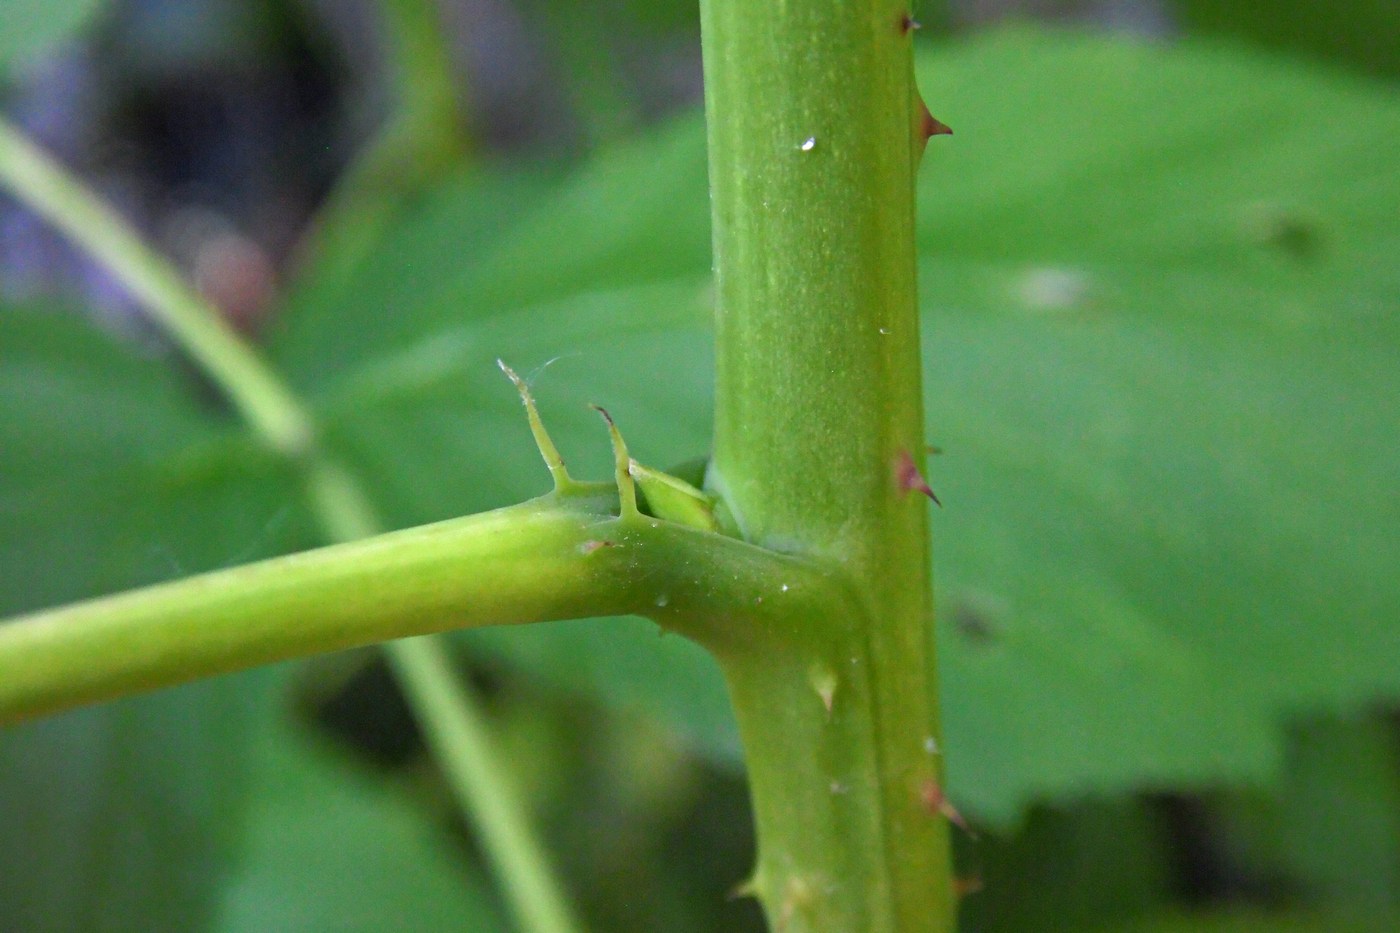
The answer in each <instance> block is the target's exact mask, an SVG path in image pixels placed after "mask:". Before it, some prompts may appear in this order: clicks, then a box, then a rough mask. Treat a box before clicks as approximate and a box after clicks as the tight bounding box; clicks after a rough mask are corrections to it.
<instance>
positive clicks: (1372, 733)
mask: <svg viewBox="0 0 1400 933" xmlns="http://www.w3.org/2000/svg"><path fill="white" fill-rule="evenodd" d="M1290 739H1291V741H1290V742H1289V747H1288V768H1287V773H1286V774H1285V776H1284V779H1283V780H1282V781H1281V782H1279V785H1278V786H1277V787H1275V788H1269V789H1258V790H1253V791H1235V792H1230V793H1224V794H1218V795H1214V799H1213V801H1212V808H1213V810H1214V811H1215V813H1216V814H1217V820H1218V821H1219V823H1220V824H1221V826H1222V829H1223V830H1224V832H1223V833H1222V836H1223V837H1224V838H1225V839H1227V840H1229V841H1230V842H1229V845H1230V848H1231V849H1232V850H1233V854H1234V857H1235V859H1236V860H1237V861H1242V862H1244V863H1245V864H1249V865H1253V866H1257V868H1256V870H1257V871H1260V872H1261V873H1263V874H1265V875H1266V876H1267V877H1273V878H1280V879H1285V883H1286V884H1287V886H1288V887H1289V889H1290V890H1295V891H1297V892H1298V893H1299V894H1300V895H1302V896H1304V897H1306V898H1308V900H1309V902H1311V903H1340V904H1347V905H1348V906H1350V907H1352V908H1355V909H1365V910H1367V911H1371V912H1375V913H1387V912H1394V911H1396V910H1400V736H1397V734H1396V732H1395V728H1394V725H1393V723H1392V722H1390V721H1389V719H1388V718H1387V717H1383V716H1378V715H1375V716H1368V717H1357V718H1355V719H1350V720H1339V719H1334V718H1327V719H1314V720H1309V721H1307V722H1305V723H1303V724H1301V725H1300V726H1299V727H1297V728H1295V729H1294V730H1292V735H1291V736H1290Z"/></svg>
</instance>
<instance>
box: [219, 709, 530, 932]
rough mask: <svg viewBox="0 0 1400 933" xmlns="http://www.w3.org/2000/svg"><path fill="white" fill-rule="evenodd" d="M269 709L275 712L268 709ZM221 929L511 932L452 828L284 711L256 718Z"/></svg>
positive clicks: (252, 930)
mask: <svg viewBox="0 0 1400 933" xmlns="http://www.w3.org/2000/svg"><path fill="white" fill-rule="evenodd" d="M266 712H276V710H267V711H266ZM248 769H249V771H250V772H251V774H250V779H249V785H248V799H249V806H248V807H247V809H246V810H245V811H244V813H243V814H242V818H241V839H240V842H241V845H240V847H239V855H240V859H239V865H238V867H237V868H236V869H235V870H234V871H233V872H232V873H231V875H230V876H229V877H227V878H226V879H224V882H223V885H222V888H221V890H222V905H221V910H220V913H219V917H218V920H217V922H215V923H214V924H213V925H212V927H211V928H212V929H214V930H216V931H218V933H245V931H246V933H262V931H265V930H279V931H287V933H298V931H303V933H320V931H324V930H336V931H345V933H356V931H361V933H372V931H380V930H400V931H404V933H410V931H423V933H436V931H439V930H461V931H464V933H498V931H505V930H507V929H508V927H507V925H506V924H505V923H504V921H503V920H502V918H501V916H500V912H499V909H498V907H497V905H496V903H495V901H494V900H493V899H492V897H491V895H490V894H489V889H488V887H487V885H486V883H485V881H484V879H483V878H482V877H481V876H480V874H479V869H477V868H476V866H475V865H474V864H473V863H471V862H469V861H468V859H467V857H466V854H465V852H462V851H457V852H454V851H453V848H454V847H453V845H452V844H451V842H452V841H451V839H450V838H449V837H448V834H447V833H446V832H444V831H443V830H444V828H445V827H437V826H434V825H432V823H431V822H430V821H429V820H428V819H427V818H426V817H425V814H424V812H423V809H422V808H416V807H414V806H413V805H412V801H411V800H410V799H408V798H406V797H404V796H403V795H402V794H399V793H396V792H395V789H394V787H393V785H392V784H388V783H386V782H385V781H384V780H383V779H382V776H380V775H375V774H372V773H369V772H366V771H365V770H364V769H363V767H362V766H360V767H357V766H356V765H354V764H353V763H351V762H349V761H346V760H342V759H341V758H339V757H338V756H337V755H336V754H335V753H334V752H332V751H331V750H330V749H328V748H323V747H321V746H319V745H318V744H317V743H316V741H315V739H314V738H313V737H312V736H309V735H306V734H303V733H301V732H299V731H297V730H295V729H294V728H292V726H291V724H290V723H289V722H288V721H287V720H286V718H285V716H283V717H276V716H267V715H264V716H263V717H261V721H260V723H259V728H258V733H257V738H256V740H255V741H254V743H253V746H252V750H251V754H250V757H249V762H248Z"/></svg>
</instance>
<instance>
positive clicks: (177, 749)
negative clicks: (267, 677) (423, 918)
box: [0, 308, 308, 931]
mask: <svg viewBox="0 0 1400 933" xmlns="http://www.w3.org/2000/svg"><path fill="white" fill-rule="evenodd" d="M200 395H201V393H200V392H199V391H198V390H197V388H196V387H195V386H194V385H193V384H192V383H191V382H190V381H189V380H188V379H187V378H184V377H183V376H182V375H181V374H180V373H179V372H177V371H176V370H175V368H174V367H172V366H171V365H170V364H169V361H168V360H163V359H160V358H158V357H156V356H154V355H151V354H142V353H139V352H135V351H134V350H133V349H132V348H131V347H130V346H122V345H120V344H118V343H116V342H114V341H113V340H112V339H111V338H109V337H108V336H106V335H103V334H100V333H98V332H97V331H96V330H95V329H94V328H93V327H92V326H91V325H90V324H89V323H87V322H85V321H83V320H81V319H80V318H77V317H75V316H73V315H70V314H60V313H51V314H39V313H34V312H24V311H20V310H18V309H14V308H4V309H0V411H3V412H4V416H3V417H0V554H3V555H4V556H3V559H0V614H9V613H12V612H17V611H22V610H25V609H31V608H37V607H39V606H44V605H50V604H54V603H59V602H64V601H70V600H76V599H80V598H83V597H86V596H92V595H96V594H98V593H103V592H107V591H110V590H114V589H119V588H122V587H127V586H133V585H136V584H139V583H144V582H150V581H153V580H158V579H163V578H166V577H170V576H175V575H179V574H183V573H191V572H196V571H199V570H203V569H209V568H212V567H215V566H220V565H223V564H227V563H236V562H239V561H244V560H251V559H254V558H257V557H261V556H265V555H267V554H270V553H275V552H277V551H281V550H287V549H292V548H296V547H301V546H305V544H306V542H307V541H308V538H307V537H306V535H305V533H304V529H305V524H306V522H305V519H304V517H303V516H302V515H301V513H300V510H299V509H298V508H296V507H295V506H293V505H291V504H290V503H291V502H292V498H291V496H292V493H293V490H294V487H293V486H292V485H291V478H290V477H289V476H288V475H286V471H285V470H284V469H283V468H281V467H279V466H277V465H276V464H275V463H274V462H273V461H272V459H271V458H270V457H269V456H267V455H266V454H264V453H262V452H260V451H258V450H257V449H256V448H255V447H253V446H252V445H250V444H249V443H248V442H247V441H246V440H244V439H243V438H242V437H241V435H240V434H239V433H238V432H236V431H231V430H229V428H228V427H227V426H226V425H224V424H221V421H222V416H221V415H219V414H218V413H217V412H215V411H214V410H213V409H211V407H210V405H209V404H208V402H207V401H200ZM248 683H249V681H247V679H245V678H222V679H218V680H213V681H209V682H206V683H201V684H195V685H191V686H189V687H185V688H181V689H178V690H173V691H167V692H163V693H159V694H155V695H152V696H148V697H141V698H137V699H133V700H129V701H125V702H121V703H116V704H110V705H107V706H101V707H95V708H92V709H87V710H82V711H79V712H76V713H73V714H70V715H67V716H61V717H57V718H54V719H48V720H44V721H41V722H37V723H32V724H29V725H25V726H21V727H17V728H13V729H6V730H3V731H0V839H3V840H6V841H7V842H6V844H5V845H2V846H0V877H3V878H4V879H5V883H4V884H0V928H3V929H7V930H11V929H12V930H26V931H29V930H33V931H50V930H52V931H66V930H93V931H107V930H112V931H117V930H132V931H146V930H160V929H192V928H198V927H199V926H200V925H201V923H202V920H201V918H204V917H207V916H208V915H209V914H210V912H211V910H212V906H213V904H212V901H213V898H214V896H215V894H214V892H215V890H216V886H217V882H218V878H219V874H220V872H221V871H222V870H223V869H224V868H225V867H226V865H227V863H228V860H229V858H230V845H231V834H232V829H231V827H232V824H233V821H234V820H235V819H236V816H237V812H238V807H239V805H240V804H241V802H242V799H243V798H242V793H243V782H242V777H241V776H242V773H243V771H242V761H243V748H244V746H245V745H246V738H247V735H248V733H247V731H246V727H247V724H248V720H247V716H248V714H249V712H250V708H249V706H248V697H247V694H246V690H245V688H246V685H247V684H248Z"/></svg>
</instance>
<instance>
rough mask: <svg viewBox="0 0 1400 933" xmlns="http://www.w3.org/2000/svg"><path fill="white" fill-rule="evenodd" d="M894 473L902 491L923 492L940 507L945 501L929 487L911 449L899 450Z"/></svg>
mask: <svg viewBox="0 0 1400 933" xmlns="http://www.w3.org/2000/svg"><path fill="white" fill-rule="evenodd" d="M894 475H895V482H896V483H898V485H899V488H900V491H901V492H911V491H912V492H921V493H923V494H924V495H926V496H928V497H929V498H930V499H932V500H933V504H934V505H936V506H939V507H940V508H941V507H942V506H943V503H942V502H939V501H938V496H936V495H934V493H933V490H932V489H931V488H930V487H929V484H928V481H927V480H925V479H924V475H923V474H922V473H920V472H919V467H918V465H917V464H916V463H914V455H913V454H911V453H910V452H909V451H907V450H901V451H900V452H899V459H898V460H897V461H896V463H895V468H894Z"/></svg>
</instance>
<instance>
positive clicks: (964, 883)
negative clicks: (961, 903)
mask: <svg viewBox="0 0 1400 933" xmlns="http://www.w3.org/2000/svg"><path fill="white" fill-rule="evenodd" d="M981 890H982V879H981V878H980V877H979V876H977V875H968V876H967V877H965V878H954V879H953V896H954V897H956V898H958V899H959V900H962V899H963V898H965V897H967V896H968V895H969V894H976V893H977V892H978V891H981Z"/></svg>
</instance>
